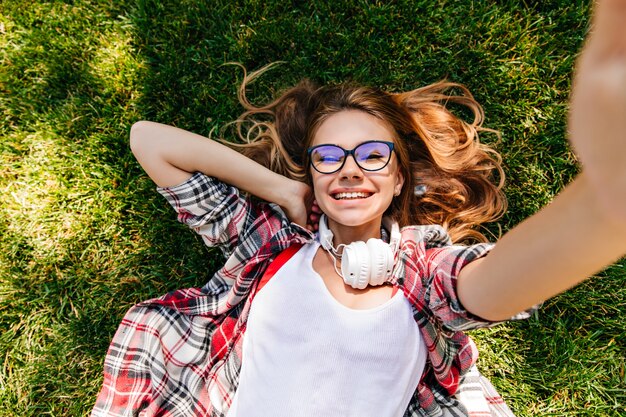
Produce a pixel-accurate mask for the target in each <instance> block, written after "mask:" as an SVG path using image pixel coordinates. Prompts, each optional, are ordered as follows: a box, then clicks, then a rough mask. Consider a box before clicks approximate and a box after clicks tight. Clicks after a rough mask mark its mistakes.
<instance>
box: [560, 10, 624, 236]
mask: <svg viewBox="0 0 626 417" xmlns="http://www.w3.org/2000/svg"><path fill="white" fill-rule="evenodd" d="M569 135H570V141H571V143H572V145H573V146H574V149H575V151H576V154H577V155H578V158H579V160H580V162H581V163H582V168H583V173H584V175H585V176H587V178H588V180H589V181H590V182H591V183H592V185H593V189H594V190H595V192H596V193H597V195H596V198H597V201H598V202H600V203H601V204H602V205H603V206H604V207H605V208H606V210H607V212H608V213H609V214H610V215H611V216H614V217H615V218H616V220H617V221H618V222H620V223H624V224H625V225H626V1H625V0H604V1H600V2H598V4H597V8H596V10H595V14H594V18H593V29H592V33H591V36H590V38H589V39H588V41H587V43H586V46H585V48H584V50H583V52H582V54H581V56H580V58H579V60H578V62H577V68H576V72H575V77H574V84H573V91H572V99H571V103H570V114H569Z"/></svg>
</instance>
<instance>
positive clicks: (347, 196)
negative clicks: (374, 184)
mask: <svg viewBox="0 0 626 417" xmlns="http://www.w3.org/2000/svg"><path fill="white" fill-rule="evenodd" d="M371 195H372V193H363V192H353V193H337V194H333V195H332V197H333V198H334V199H335V200H357V199H359V198H368V197H369V196H371Z"/></svg>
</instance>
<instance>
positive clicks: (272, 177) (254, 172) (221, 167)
mask: <svg viewBox="0 0 626 417" xmlns="http://www.w3.org/2000/svg"><path fill="white" fill-rule="evenodd" d="M130 147H131V149H132V151H133V154H134V155H135V157H136V158H137V161H139V163H140V164H141V166H142V167H143V169H144V170H145V171H146V173H147V174H148V175H149V176H150V178H152V180H153V181H154V182H155V183H156V184H157V185H159V186H161V187H168V186H174V185H177V184H180V183H182V182H184V181H185V180H187V179H188V178H189V177H190V176H191V175H192V174H193V173H194V172H202V173H204V174H206V175H208V176H211V177H215V178H218V179H219V180H221V181H223V182H225V183H227V184H230V185H233V186H235V187H237V188H239V189H240V190H243V191H246V192H249V193H251V194H253V195H255V196H257V197H259V198H261V199H263V200H265V201H269V202H272V203H276V204H278V205H279V206H281V207H282V208H283V210H285V212H286V214H287V216H288V217H289V219H290V220H291V221H293V222H295V223H298V224H300V225H302V226H305V225H306V219H307V207H306V204H307V202H308V199H309V198H310V196H311V192H310V189H309V187H308V186H307V185H306V184H304V183H301V182H298V181H294V180H291V179H289V178H286V177H284V176H282V175H279V174H276V173H275V172H272V171H271V170H269V169H267V168H265V167H264V166H262V165H259V164H258V163H256V162H254V161H252V160H251V159H249V158H247V157H245V156H243V155H241V154H240V153H238V152H237V151H235V150H233V149H230V148H228V147H227V146H225V145H222V144H221V143H219V142H216V141H214V140H211V139H208V138H206V137H204V136H200V135H197V134H195V133H191V132H188V131H186V130H183V129H179V128H176V127H172V126H167V125H163V124H160V123H154V122H146V121H141V122H137V123H135V124H134V125H133V127H132V128H131V132H130Z"/></svg>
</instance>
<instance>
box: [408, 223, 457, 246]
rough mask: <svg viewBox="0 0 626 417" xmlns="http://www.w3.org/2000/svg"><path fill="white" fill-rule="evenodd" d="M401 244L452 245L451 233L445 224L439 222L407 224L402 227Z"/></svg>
mask: <svg viewBox="0 0 626 417" xmlns="http://www.w3.org/2000/svg"><path fill="white" fill-rule="evenodd" d="M400 233H401V235H402V243H401V245H406V244H413V245H415V244H417V245H420V246H424V247H425V248H426V249H428V248H440V247H444V246H450V245H452V240H451V239H450V235H448V232H447V231H446V229H445V228H443V226H440V225H438V224H422V225H411V226H405V227H403V228H402V229H400Z"/></svg>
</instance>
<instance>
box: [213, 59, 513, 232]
mask: <svg viewBox="0 0 626 417" xmlns="http://www.w3.org/2000/svg"><path fill="white" fill-rule="evenodd" d="M272 66H273V64H270V65H268V66H265V67H263V68H261V69H259V70H257V71H255V72H252V73H250V74H248V73H247V72H246V71H245V68H244V79H243V81H242V83H241V85H240V87H239V91H238V98H239V101H240V103H241V105H242V106H243V107H244V109H245V111H244V113H242V114H241V116H240V117H239V118H238V119H237V120H235V121H234V122H233V124H234V126H236V131H237V136H238V138H239V140H240V142H239V143H232V142H226V141H224V143H226V144H228V145H229V146H231V147H233V148H235V149H237V150H239V151H240V152H242V153H243V154H244V155H246V156H248V157H250V158H252V159H253V160H255V161H257V162H259V163H260V164H262V165H264V166H267V167H268V168H270V169H271V170H273V171H275V172H277V173H279V174H282V175H284V176H287V177H289V178H291V179H294V180H298V181H304V182H308V183H309V184H310V173H309V170H308V166H307V162H308V161H307V156H306V149H307V148H308V147H309V146H310V143H311V141H312V139H313V136H314V135H315V132H316V130H317V128H318V127H319V126H320V125H321V124H322V123H323V122H324V120H326V119H327V118H328V117H329V116H330V115H332V114H335V113H337V112H340V111H344V110H349V109H353V110H360V111H364V112H366V113H368V114H371V115H373V116H374V117H377V118H379V119H380V120H383V121H385V122H387V124H388V125H389V126H390V127H391V128H393V130H395V133H396V134H397V138H398V140H397V141H396V142H398V143H397V144H396V147H395V151H396V155H397V156H398V162H399V164H398V165H399V167H400V170H401V172H402V174H403V175H404V178H405V184H404V186H403V188H402V192H401V193H400V195H399V196H397V197H396V198H394V200H393V201H392V203H391V206H390V207H389V209H388V210H387V214H388V215H390V216H392V217H394V218H395V219H396V220H397V221H398V222H399V223H400V226H406V225H410V224H439V225H442V226H443V227H445V228H446V229H447V230H448V233H449V234H450V237H451V238H452V240H453V241H454V242H459V241H485V240H487V239H486V238H485V236H484V235H483V234H482V233H481V232H480V226H481V225H482V224H483V223H486V222H490V221H494V220H496V219H497V218H499V217H500V216H501V215H502V213H503V212H504V211H505V209H506V199H505V197H504V194H503V192H502V187H503V184H504V173H503V171H502V166H501V158H500V155H499V154H498V153H497V152H496V151H495V150H493V149H492V148H490V147H488V146H486V145H484V144H481V143H480V141H479V133H480V132H483V131H489V132H494V131H493V130H490V129H486V128H483V127H482V122H483V119H484V113H483V109H482V107H481V106H480V105H479V104H478V102H476V100H474V98H473V97H472V95H471V94H470V92H469V90H468V89H467V88H466V87H464V86H463V85H460V84H457V83H452V82H447V81H440V82H437V83H434V84H431V85H428V86H426V87H422V88H418V89H415V90H411V91H407V92H402V93H389V92H385V91H382V90H380V89H377V88H372V87H367V86H361V85H355V84H352V83H343V84H338V85H327V86H322V87H320V86H317V85H316V84H314V83H313V82H311V81H309V80H303V81H301V82H300V83H299V84H298V85H296V86H295V87H292V88H290V89H288V90H286V91H285V92H283V93H282V94H281V95H280V96H279V97H278V98H277V99H275V100H274V101H272V102H271V103H269V104H266V105H264V106H255V105H253V104H251V103H250V101H249V100H248V98H247V97H246V87H247V86H248V85H249V84H250V83H251V82H253V81H254V80H255V79H256V78H257V77H259V76H260V75H261V74H263V73H264V72H265V71H267V70H268V69H270V68H271V67H272ZM451 105H453V106H460V107H461V108H464V109H466V110H469V112H470V114H471V115H472V116H473V119H472V120H471V121H464V120H463V119H461V118H460V117H458V116H457V115H455V114H454V113H453V112H452V111H451V110H450V106H451ZM496 134H497V133H496ZM416 186H417V187H421V188H425V192H424V193H423V194H421V195H420V194H419V193H418V194H416V193H415V192H414V190H415V187H416Z"/></svg>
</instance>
